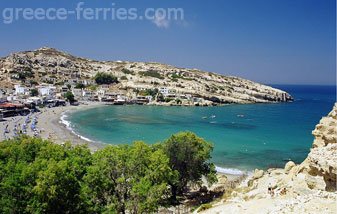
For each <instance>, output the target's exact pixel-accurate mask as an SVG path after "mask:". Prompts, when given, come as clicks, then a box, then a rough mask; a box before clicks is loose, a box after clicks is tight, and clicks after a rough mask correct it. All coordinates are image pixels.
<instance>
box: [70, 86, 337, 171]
mask: <svg viewBox="0 0 337 214" xmlns="http://www.w3.org/2000/svg"><path fill="white" fill-rule="evenodd" d="M274 87H278V88H280V89H283V90H285V91H287V92H289V93H290V94H291V95H292V96H293V97H294V98H295V99H296V101H294V102H291V103H278V104H246V105H227V106H222V107H162V106H103V107H98V108H93V109H86V110H82V111H78V112H73V113H71V114H70V115H69V116H68V118H67V120H68V121H70V122H71V128H72V129H73V130H74V131H75V132H76V133H77V134H79V135H81V136H84V137H86V138H88V139H90V140H93V141H99V142H104V143H107V144H119V143H120V144H131V143H132V142H133V141H135V140H143V141H145V142H147V143H149V144H152V143H156V142H159V141H163V140H164V139H167V138H168V137H169V136H170V135H171V134H173V133H177V132H179V131H185V130H190V131H192V132H195V133H196V134H197V135H198V136H200V137H202V138H204V139H205V140H207V141H209V142H212V143H214V146H215V147H214V151H213V154H212V157H213V158H212V162H214V163H215V164H216V165H217V166H219V167H221V168H226V169H239V170H244V171H247V170H249V171H250V170H252V169H255V168H268V167H280V166H284V164H285V162H286V160H288V159H291V160H293V161H295V162H301V161H303V160H304V159H305V157H306V156H307V154H308V152H309V148H310V147H311V145H312V142H313V136H312V135H311V131H312V130H313V129H314V128H315V125H316V124H317V123H318V122H319V120H320V119H321V117H322V116H325V115H327V114H328V113H329V112H330V111H331V109H332V106H333V104H334V102H335V98H336V94H335V87H331V86H286V85H277V86H274ZM211 115H215V116H216V118H213V119H212V118H209V117H210V116H211ZM237 115H245V117H238V116H237ZM203 116H207V117H208V119H202V118H201V117H203Z"/></svg>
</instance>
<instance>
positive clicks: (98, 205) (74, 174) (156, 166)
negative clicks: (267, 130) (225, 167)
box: [0, 132, 212, 214]
mask: <svg viewBox="0 0 337 214" xmlns="http://www.w3.org/2000/svg"><path fill="white" fill-rule="evenodd" d="M211 148H212V144H210V143H207V142H206V141H204V140H202V139H201V138H198V137H197V136H196V135H195V134H193V133H191V132H184V133H179V134H176V135H172V136H171V137H170V139H168V140H166V141H165V142H164V144H161V143H159V144H156V145H153V146H149V145H147V144H146V143H144V142H142V141H137V142H134V144H133V145H131V146H129V145H116V146H115V145H114V146H106V147H105V148H104V149H102V150H99V151H97V152H95V153H93V154H92V153H91V152H90V150H89V149H88V148H87V147H86V146H79V145H77V146H72V145H71V144H70V143H65V144H64V145H63V146H61V145H57V144H55V143H53V142H51V141H43V140H42V139H41V138H30V137H27V136H19V137H17V138H14V139H11V140H5V141H2V142H0V213H51V214H54V213H55V214H56V213H60V214H63V213H83V214H84V213H155V212H156V211H157V210H158V208H159V207H160V206H162V205H164V204H167V201H168V199H169V198H170V197H171V196H172V194H174V193H175V192H174V190H180V189H179V188H181V187H184V184H186V182H187V181H196V182H198V181H200V179H201V176H203V175H205V176H206V178H207V179H209V173H210V172H211V170H210V167H211V165H210V164H209V163H206V162H205V161H206V160H208V159H209V153H210V151H211ZM205 206H206V205H205Z"/></svg>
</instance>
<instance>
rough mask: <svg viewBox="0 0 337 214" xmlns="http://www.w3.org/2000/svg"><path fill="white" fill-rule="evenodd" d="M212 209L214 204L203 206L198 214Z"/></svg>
mask: <svg viewBox="0 0 337 214" xmlns="http://www.w3.org/2000/svg"><path fill="white" fill-rule="evenodd" d="M210 208H212V204H202V205H201V206H200V208H199V209H198V213H199V212H202V211H205V210H208V209H210Z"/></svg>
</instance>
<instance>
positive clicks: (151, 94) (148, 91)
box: [139, 88, 159, 97]
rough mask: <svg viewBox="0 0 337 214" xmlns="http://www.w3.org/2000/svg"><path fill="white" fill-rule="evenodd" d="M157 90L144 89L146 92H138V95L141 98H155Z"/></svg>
mask: <svg viewBox="0 0 337 214" xmlns="http://www.w3.org/2000/svg"><path fill="white" fill-rule="evenodd" d="M158 92H159V90H158V88H155V89H153V90H152V89H146V90H142V91H140V92H139V95H141V96H152V97H155V96H156V95H157V94H158Z"/></svg>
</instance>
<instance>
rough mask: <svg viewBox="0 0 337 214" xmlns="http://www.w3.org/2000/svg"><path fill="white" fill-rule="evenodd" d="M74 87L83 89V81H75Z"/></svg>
mask: <svg viewBox="0 0 337 214" xmlns="http://www.w3.org/2000/svg"><path fill="white" fill-rule="evenodd" d="M75 88H80V89H83V88H85V85H84V84H83V83H77V84H76V85H75Z"/></svg>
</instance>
